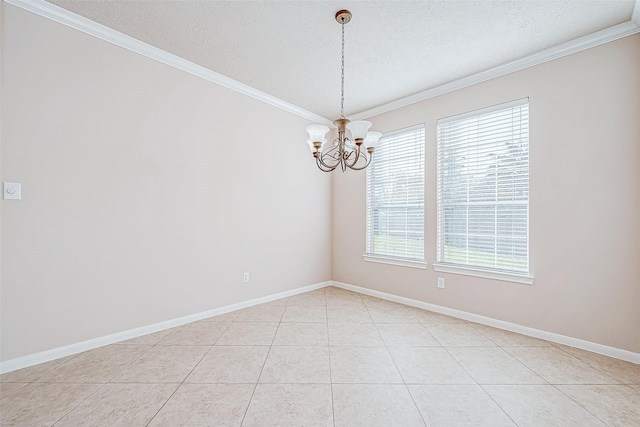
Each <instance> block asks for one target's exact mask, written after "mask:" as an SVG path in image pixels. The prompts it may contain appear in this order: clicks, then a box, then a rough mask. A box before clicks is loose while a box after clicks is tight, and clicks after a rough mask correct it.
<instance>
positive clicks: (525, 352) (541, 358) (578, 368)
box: [503, 346, 616, 384]
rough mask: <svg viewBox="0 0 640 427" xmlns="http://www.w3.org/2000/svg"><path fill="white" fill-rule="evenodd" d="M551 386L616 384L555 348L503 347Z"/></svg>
mask: <svg viewBox="0 0 640 427" xmlns="http://www.w3.org/2000/svg"><path fill="white" fill-rule="evenodd" d="M503 348H504V350H505V351H507V352H508V353H509V354H511V355H512V356H513V357H515V358H516V359H518V360H520V361H521V362H522V363H524V364H525V365H527V366H528V367H529V368H530V369H531V370H533V371H534V372H535V373H536V374H538V375H540V376H541V377H542V378H544V379H545V380H547V381H548V382H550V383H551V384H616V381H615V380H614V379H613V378H611V377H609V376H607V375H605V374H604V373H602V372H601V371H599V370H597V369H594V368H592V367H591V366H589V365H587V364H586V363H584V362H583V361H581V360H580V359H578V358H576V357H573V356H571V355H570V354H568V353H565V352H564V351H562V350H560V349H559V348H556V347H553V346H552V347H503Z"/></svg>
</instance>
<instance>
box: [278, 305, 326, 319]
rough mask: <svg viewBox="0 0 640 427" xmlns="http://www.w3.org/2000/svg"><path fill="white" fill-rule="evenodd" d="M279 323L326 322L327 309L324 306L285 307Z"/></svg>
mask: <svg viewBox="0 0 640 427" xmlns="http://www.w3.org/2000/svg"><path fill="white" fill-rule="evenodd" d="M280 321H281V322H326V321H327V309H326V307H324V306H305V305H290V306H287V308H285V310H284V314H283V315H282V319H281V320H280Z"/></svg>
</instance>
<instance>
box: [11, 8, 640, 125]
mask: <svg viewBox="0 0 640 427" xmlns="http://www.w3.org/2000/svg"><path fill="white" fill-rule="evenodd" d="M2 1H4V2H5V3H8V4H11V5H13V6H16V7H19V8H21V9H24V10H27V11H30V12H33V13H35V14H37V15H40V16H43V17H45V18H48V19H51V20H53V21H55V22H58V23H61V24H63V25H66V26H68V27H71V28H74V29H76V30H79V31H82V32H84V33H86V34H90V35H92V36H94V37H97V38H99V39H101V40H104V41H107V42H109V43H113V44H115V45H117V46H120V47H123V48H125V49H128V50H130V51H132V52H136V53H138V54H140V55H143V56H146V57H148V58H151V59H155V60H157V61H159V62H162V63H164V64H166V65H169V66H171V67H174V68H177V69H179V70H182V71H184V72H187V73H189V74H192V75H194V76H197V77H200V78H203V79H205V80H208V81H210V82H212V83H216V84H218V85H220V86H223V87H226V88H228V89H231V90H233V91H236V92H239V93H242V94H244V95H247V96H250V97H252V98H255V99H258V100H260V101H263V102H265V103H267V104H269V105H272V106H274V107H277V108H280V109H282V110H284V111H287V112H290V113H292V114H295V115H297V116H300V117H303V118H305V119H308V120H311V121H313V122H316V123H321V124H324V125H326V126H329V127H330V128H333V127H334V126H333V122H332V121H331V120H329V119H327V118H325V117H322V116H319V115H317V114H315V113H312V112H310V111H307V110H305V109H303V108H300V107H298V106H296V105H293V104H291V103H289V102H287V101H284V100H282V99H280V98H276V97H275V96H272V95H269V94H267V93H264V92H262V91H259V90H257V89H255V88H253V87H251V86H249V85H246V84H244V83H240V82H238V81H236V80H233V79H231V78H229V77H227V76H224V75H222V74H219V73H216V72H215V71H212V70H209V69H208V68H205V67H202V66H201V65H198V64H195V63H193V62H191V61H188V60H186V59H184V58H181V57H179V56H177V55H174V54H172V53H169V52H166V51H164V50H162V49H160V48H157V47H155V46H151V45H150V44H147V43H145V42H143V41H140V40H138V39H135V38H133V37H131V36H128V35H126V34H123V33H120V32H118V31H116V30H114V29H112V28H109V27H106V26H104V25H102V24H98V23H97V22H94V21H92V20H90V19H87V18H84V17H82V16H80V15H77V14H75V13H73V12H70V11H68V10H66V9H63V8H61V7H59V6H56V5H54V4H51V3H48V2H46V1H45V0H2ZM639 32H640V0H636V2H635V5H634V9H633V13H632V16H631V20H630V21H627V22H624V23H622V24H618V25H615V26H613V27H610V28H606V29H604V30H601V31H598V32H595V33H593V34H589V35H586V36H584V37H580V38H577V39H575V40H572V41H569V42H566V43H562V44H560V45H557V46H554V47H551V48H548V49H545V50H542V51H539V52H536V53H534V54H531V55H529V56H525V57H523V58H520V59H517V60H515V61H512V62H509V63H506V64H503V65H499V66H497V67H494V68H490V69H488V70H485V71H481V72H479V73H476V74H473V75H470V76H467V77H463V78H461V79H458V80H454V81H452V82H449V83H445V84H443V85H440V86H436V87H433V88H431V89H427V90H425V91H422V92H419V93H416V94H414V95H410V96H407V97H405V98H401V99H398V100H395V101H392V102H389V103H386V104H383V105H380V106H377V107H374V108H371V109H368V110H364V111H361V112H359V113H356V114H352V115H351V120H363V119H367V118H370V117H373V116H376V115H379V114H383V113H386V112H389V111H392V110H395V109H398V108H402V107H406V106H408V105H411V104H415V103H418V102H421V101H425V100H427V99H431V98H435V97H436V96H440V95H444V94H447V93H449V92H454V91H456V90H460V89H464V88H466V87H469V86H472V85H475V84H478V83H482V82H485V81H487V80H491V79H494V78H496V77H501V76H504V75H507V74H511V73H514V72H516V71H521V70H524V69H526V68H529V67H533V66H535V65H539V64H543V63H545V62H548V61H553V60H554V59H558V58H562V57H563V56H567V55H571V54H573V53H577V52H580V51H583V50H585V49H589V48H592V47H595V46H599V45H601V44H604V43H608V42H611V41H614V40H617V39H620V38H623V37H627V36H630V35H633V34H637V33H639Z"/></svg>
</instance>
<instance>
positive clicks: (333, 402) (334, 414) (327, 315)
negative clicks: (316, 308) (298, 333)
mask: <svg viewBox="0 0 640 427" xmlns="http://www.w3.org/2000/svg"><path fill="white" fill-rule="evenodd" d="M323 295H324V313H325V320H326V325H327V351H328V353H329V389H330V390H331V419H332V421H333V425H334V427H335V425H336V405H335V399H334V397H333V371H332V370H331V341H330V339H329V308H328V306H327V293H326V291H325V292H323Z"/></svg>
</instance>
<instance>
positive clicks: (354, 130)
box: [347, 120, 371, 139]
mask: <svg viewBox="0 0 640 427" xmlns="http://www.w3.org/2000/svg"><path fill="white" fill-rule="evenodd" d="M370 127H371V122H368V121H366V120H357V121H355V122H351V123H349V124H347V129H349V130H350V131H351V137H352V138H353V139H359V138H361V139H364V138H365V137H366V136H367V131H368V130H369V128H370Z"/></svg>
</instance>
